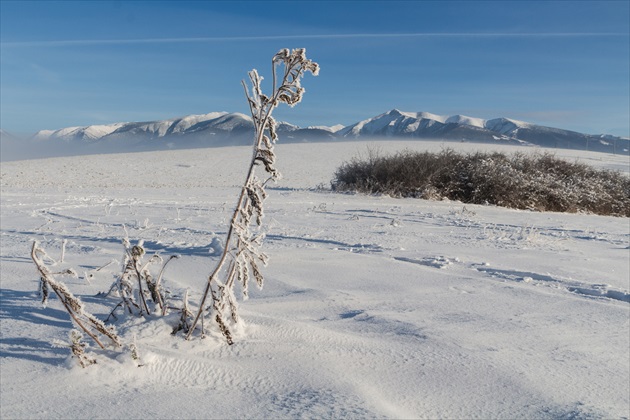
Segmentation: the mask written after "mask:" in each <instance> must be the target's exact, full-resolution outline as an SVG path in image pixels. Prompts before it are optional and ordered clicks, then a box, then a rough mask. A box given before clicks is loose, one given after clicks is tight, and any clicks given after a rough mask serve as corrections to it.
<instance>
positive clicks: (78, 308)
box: [31, 241, 121, 354]
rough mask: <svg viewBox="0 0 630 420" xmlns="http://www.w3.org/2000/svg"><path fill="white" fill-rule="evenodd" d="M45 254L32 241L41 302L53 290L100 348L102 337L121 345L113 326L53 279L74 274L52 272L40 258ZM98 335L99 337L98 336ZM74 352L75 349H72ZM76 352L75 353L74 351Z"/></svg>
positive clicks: (32, 252)
mask: <svg viewBox="0 0 630 420" xmlns="http://www.w3.org/2000/svg"><path fill="white" fill-rule="evenodd" d="M45 256H46V252H45V251H44V250H43V249H42V248H41V247H40V246H39V243H38V242H37V241H35V242H33V247H32V248H31V258H32V259H33V262H34V263H35V265H36V266H37V270H38V271H39V275H40V293H41V295H42V303H44V304H46V303H47V299H48V295H49V293H50V292H49V291H50V289H52V290H53V292H55V294H56V295H57V297H58V298H59V301H61V304H62V305H63V307H64V308H65V309H66V311H67V312H68V314H69V315H70V318H71V319H72V321H73V323H74V324H75V325H76V326H77V327H78V328H79V329H81V330H83V332H85V333H86V334H87V335H89V336H90V337H91V338H92V339H93V340H94V341H95V342H96V344H98V345H99V346H100V347H101V348H102V349H104V348H105V346H104V345H103V342H102V341H101V339H102V338H103V337H105V338H108V339H109V340H110V341H111V342H112V344H114V345H115V346H116V347H120V346H121V341H120V338H119V337H118V335H116V332H115V331H114V329H113V328H108V327H106V326H105V324H104V323H103V322H102V321H100V320H99V319H97V318H96V317H95V316H94V315H92V314H90V313H88V312H87V311H85V309H84V306H83V302H81V301H80V300H79V298H77V297H76V296H74V295H73V294H72V292H70V290H69V289H68V287H67V286H66V285H65V284H63V283H62V282H60V281H58V280H56V279H55V277H54V276H55V275H58V274H61V275H63V274H70V275H76V274H75V273H74V271H72V270H66V271H64V272H61V273H52V272H51V271H50V269H49V268H48V267H47V266H46V265H45V264H44V261H43V259H42V258H44V257H45ZM99 337H100V338H99ZM79 341H80V337H79V338H77V342H79ZM72 351H73V352H75V349H74V348H73V350H72ZM75 354H76V353H75Z"/></svg>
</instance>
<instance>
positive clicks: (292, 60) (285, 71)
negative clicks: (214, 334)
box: [186, 48, 319, 344]
mask: <svg viewBox="0 0 630 420" xmlns="http://www.w3.org/2000/svg"><path fill="white" fill-rule="evenodd" d="M307 71H308V72H311V73H312V74H313V75H314V76H317V74H318V73H319V65H318V64H317V63H315V62H313V61H311V60H309V59H307V58H306V50H305V49H303V48H298V49H294V50H292V51H289V50H288V49H282V50H280V51H279V52H278V53H277V54H276V55H274V56H273V59H272V74H273V82H272V84H273V86H272V92H271V95H270V96H267V95H265V94H264V93H263V91H262V87H261V82H262V80H263V77H262V76H260V75H259V74H258V71H257V70H255V69H254V70H252V71H250V72H249V73H248V76H249V80H250V83H251V90H250V89H248V88H247V84H246V83H245V81H243V88H244V90H245V96H246V98H247V102H248V104H249V109H250V112H251V114H252V120H253V122H254V129H255V139H254V150H253V156H252V160H251V163H250V165H249V170H248V172H247V176H246V178H245V182H244V183H243V187H242V189H241V194H240V196H239V198H238V201H237V204H236V209H235V210H234V214H233V216H232V219H231V221H230V228H229V230H228V233H227V238H226V241H225V244H226V245H225V247H224V249H223V253H222V254H221V258H220V259H219V261H218V263H217V266H216V267H215V269H214V271H213V272H212V274H210V276H209V277H208V281H207V283H206V288H205V291H204V293H203V296H202V298H201V302H200V305H199V309H198V310H197V314H196V316H195V318H194V319H193V320H192V322H191V324H190V327H189V329H188V331H187V335H186V338H187V339H188V338H190V337H191V336H192V335H193V333H194V331H195V328H196V327H197V324H198V323H199V321H200V320H203V313H204V312H205V311H207V312H208V319H212V320H214V321H215V323H216V324H217V327H218V329H219V331H220V332H221V334H222V335H223V336H224V338H225V340H226V341H227V342H228V344H232V343H233V335H232V333H231V332H230V329H229V326H228V325H229V324H228V323H227V322H226V321H227V320H226V313H229V319H231V322H233V323H237V322H238V320H239V318H238V312H237V309H238V307H237V305H236V299H235V296H234V284H235V283H238V284H240V285H241V288H242V293H243V298H245V299H246V298H247V293H248V282H249V279H250V278H251V277H252V276H253V277H254V279H255V281H256V284H257V285H258V287H259V288H262V286H263V276H262V273H261V271H260V268H259V266H258V264H259V263H262V264H263V265H266V264H267V256H266V255H265V254H264V253H262V252H261V251H260V244H261V241H262V236H261V235H255V234H254V232H252V229H251V225H252V224H253V222H255V223H256V225H257V226H258V229H260V226H261V225H262V219H263V217H264V212H263V202H264V200H265V198H266V197H267V194H266V192H265V185H266V183H267V182H268V181H270V180H273V181H276V180H277V179H279V178H280V176H281V175H280V172H278V170H277V169H276V167H275V162H276V155H275V153H274V144H275V143H276V141H277V140H278V135H277V133H276V121H275V120H274V119H273V117H272V116H271V113H272V112H273V110H274V109H275V108H276V107H277V106H278V105H279V104H280V103H286V104H287V105H289V106H291V107H292V106H294V105H296V104H297V103H299V102H300V101H301V100H302V96H303V95H304V88H303V87H302V86H301V83H300V80H301V78H302V77H303V76H304V74H305V73H306V72H307ZM259 165H262V166H263V167H264V170H265V172H266V173H267V177H268V178H267V180H265V181H262V180H261V179H259V178H258V177H257V176H256V174H255V172H256V167H257V166H259ZM208 297H210V299H212V303H211V304H210V305H207V300H208ZM202 325H203V323H202ZM204 334H205V331H204V328H203V326H202V328H201V335H202V336H203V335H204Z"/></svg>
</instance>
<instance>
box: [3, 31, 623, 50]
mask: <svg viewBox="0 0 630 420" xmlns="http://www.w3.org/2000/svg"><path fill="white" fill-rule="evenodd" d="M620 36H628V34H627V33H621V32H521V33H510V32H494V33H480V32H420V33H391V34H383V33H361V34H315V35H267V36H226V37H225V36H224V37H195V38H135V39H76V40H59V41H13V42H2V43H0V45H1V46H2V47H7V48H8V47H71V46H96V45H124V44H168V43H203V42H230V41H273V40H283V39H344V38H345V39H352V38H468V37H476V38H577V37H620Z"/></svg>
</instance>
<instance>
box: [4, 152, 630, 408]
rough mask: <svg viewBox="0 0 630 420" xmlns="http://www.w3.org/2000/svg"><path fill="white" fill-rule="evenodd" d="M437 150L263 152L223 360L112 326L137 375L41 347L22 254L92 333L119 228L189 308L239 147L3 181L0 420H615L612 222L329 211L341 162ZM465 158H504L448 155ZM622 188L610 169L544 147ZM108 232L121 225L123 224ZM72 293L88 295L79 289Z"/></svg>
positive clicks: (413, 203)
mask: <svg viewBox="0 0 630 420" xmlns="http://www.w3.org/2000/svg"><path fill="white" fill-rule="evenodd" d="M367 146H370V147H371V148H372V149H379V150H381V151H382V152H385V153H387V152H393V151H396V150H401V149H404V148H410V149H416V150H434V151H435V150H440V149H441V148H443V147H445V145H444V144H443V143H440V142H401V141H385V142H372V143H368V142H341V143H336V144H334V145H329V144H322V143H319V144H318V143H311V144H308V143H307V144H278V145H277V146H276V154H277V156H278V167H279V169H280V170H281V171H282V172H283V174H284V178H283V180H282V181H280V182H279V183H278V184H276V185H271V186H269V187H268V189H267V191H268V193H269V197H268V199H267V201H266V208H265V213H266V217H265V219H264V230H265V231H266V233H267V238H266V240H265V243H264V244H263V250H264V252H265V253H267V254H268V255H269V256H270V258H271V260H270V263H269V266H268V267H266V268H265V269H264V274H265V277H266V280H265V288H264V289H263V290H261V291H258V290H250V299H249V300H247V301H245V302H241V303H240V314H241V316H242V318H243V320H244V324H243V325H242V326H241V328H240V330H238V331H237V334H236V339H235V344H234V345H233V346H228V345H226V344H225V343H224V341H222V340H221V338H220V337H219V335H217V334H210V336H209V337H207V338H206V339H203V340H201V339H198V338H197V339H193V340H191V341H185V340H183V339H182V338H181V337H180V336H176V337H173V336H171V335H170V332H171V329H172V325H170V322H172V319H171V318H166V319H151V320H150V321H143V320H141V319H137V320H129V321H126V322H123V321H122V320H121V321H120V324H119V325H118V329H119V332H120V333H121V335H122V338H123V340H124V341H125V342H127V343H130V342H132V340H134V337H135V341H136V344H137V346H138V349H139V352H140V356H141V359H142V362H143V366H142V367H136V365H135V364H134V363H133V362H132V360H131V357H130V356H129V354H128V352H124V351H122V352H120V353H115V356H108V354H106V353H103V352H102V351H100V350H97V349H96V348H95V346H92V347H90V348H89V349H88V350H89V351H90V352H92V353H93V354H96V357H97V359H98V364H96V365H93V366H90V367H88V368H86V369H81V368H79V367H78V366H76V365H74V364H73V363H72V361H71V360H68V354H69V351H68V350H67V349H63V348H55V347H53V346H52V345H51V343H52V342H53V340H56V339H61V340H66V337H67V334H68V331H69V329H70V328H71V324H70V321H69V317H68V315H67V314H66V313H65V312H64V311H63V309H62V308H61V307H60V304H59V301H58V300H57V299H56V297H51V298H50V301H49V303H48V307H47V308H42V307H41V305H40V304H39V301H38V298H37V295H36V291H37V285H38V277H37V273H36V269H35V267H34V265H33V263H32V262H31V261H30V258H29V249H30V246H31V244H32V241H33V240H38V241H40V242H41V244H42V246H43V247H44V248H45V249H46V250H47V252H48V254H49V255H50V256H51V257H53V258H58V257H59V255H60V254H61V248H62V241H63V240H67V241H68V242H67V245H66V246H65V257H64V258H65V263H58V265H57V267H58V268H59V269H62V268H66V267H74V268H75V269H76V271H77V272H78V273H79V278H77V279H73V278H69V279H68V278H64V279H63V280H64V281H65V282H66V284H67V285H68V287H69V289H70V290H72V292H73V293H74V294H75V295H76V296H79V297H80V298H81V299H82V300H83V301H84V302H85V304H86V309H87V310H88V311H92V312H93V313H95V314H96V315H99V316H103V315H106V314H107V313H109V311H110V310H111V306H112V302H115V301H113V300H110V299H105V298H98V297H96V296H95V295H96V293H97V292H99V291H104V290H107V289H108V288H109V286H110V285H111V283H112V281H113V280H114V279H115V275H116V274H117V272H118V270H119V267H118V264H110V265H109V266H107V267H105V268H103V269H101V270H98V271H97V269H98V268H99V267H102V266H103V265H105V264H107V263H108V262H110V261H111V260H112V259H116V260H118V262H120V260H121V257H122V252H123V248H122V245H121V240H122V238H123V237H124V235H125V228H126V230H127V231H128V233H129V238H130V240H131V241H132V242H134V243H135V241H137V240H144V241H145V246H146V247H147V248H148V250H149V252H150V253H152V252H160V253H161V254H162V255H163V256H168V255H171V254H179V255H181V258H179V259H178V260H174V261H173V262H172V263H171V264H170V265H169V268H168V269H167V270H166V272H165V275H164V282H165V284H167V285H168V286H169V287H170V288H171V289H172V290H173V291H174V293H178V294H181V293H183V291H185V290H189V293H190V302H191V304H193V306H194V305H196V304H197V302H198V299H199V296H200V293H201V289H202V286H203V285H204V284H205V281H206V277H207V275H208V274H209V272H210V271H211V270H212V268H213V267H214V263H215V262H216V260H217V257H216V255H213V247H216V244H217V238H218V240H219V241H220V239H221V238H222V237H223V236H224V235H225V231H226V220H228V219H229V217H230V213H231V210H232V206H233V205H234V204H235V200H236V197H237V193H238V191H239V187H240V186H239V184H240V182H242V180H243V179H244V176H245V174H244V171H245V169H246V166H247V164H248V161H249V158H250V157H251V149H250V148H249V147H221V148H208V149H194V150H173V151H163V152H149V153H134V154H118V155H114V154H112V155H92V156H81V157H66V158H54V159H52V158H51V159H41V160H31V161H18V162H3V163H2V167H1V185H0V187H1V192H2V202H1V211H2V213H1V214H2V225H1V230H0V234H1V239H2V249H1V255H0V261H1V264H2V283H1V294H2V296H1V302H2V304H1V313H0V316H1V319H2V323H1V324H0V331H1V336H2V340H1V341H0V355H1V358H0V369H1V373H2V374H1V376H0V386H1V395H2V404H1V405H0V417H1V418H175V417H177V418H298V417H300V418H302V417H308V418H313V417H325V418H331V417H334V418H339V417H344V418H345V417H352V418H628V417H629V416H630V412H629V409H630V390H629V383H630V350H629V349H630V335H629V330H630V322H629V320H630V294H629V290H630V280H629V279H630V272H629V271H630V268H629V267H630V264H629V256H628V249H629V248H630V246H629V245H630V244H629V241H630V232H629V230H628V219H627V218H614V217H603V216H594V215H586V214H560V213H536V212H529V211H517V210H508V209H503V208H498V207H492V206H477V205H468V204H467V205H464V204H462V203H459V202H450V201H441V202H432V201H425V200H418V199H394V198H390V197H387V196H364V195H353V194H335V193H332V192H330V191H328V190H327V189H326V188H321V186H322V185H323V186H324V187H327V185H328V182H329V181H330V180H331V178H332V176H333V173H334V170H335V169H336V168H337V166H338V165H339V164H340V163H341V162H343V161H344V160H348V159H350V158H351V157H353V156H355V155H357V154H359V153H362V154H366V153H367ZM448 146H450V147H458V148H461V149H462V150H464V151H472V150H479V149H483V148H485V149H486V150H487V149H488V148H490V147H492V150H501V151H516V150H525V151H529V150H531V149H529V148H521V147H516V146H508V145H503V146H499V145H492V146H489V145H479V144H477V145H473V144H452V143H449V144H448ZM554 152H555V153H556V155H557V156H561V157H565V158H567V159H569V160H571V161H574V160H579V161H583V162H587V163H589V164H593V165H595V166H598V167H602V168H612V169H620V170H623V171H624V172H626V173H628V172H630V169H629V168H628V160H627V157H624V156H619V155H609V154H605V153H588V152H585V151H570V150H554ZM123 226H124V227H125V228H124V227H123ZM87 278H90V281H89V283H88V281H87V280H86V279H87Z"/></svg>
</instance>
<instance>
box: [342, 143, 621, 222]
mask: <svg viewBox="0 0 630 420" xmlns="http://www.w3.org/2000/svg"><path fill="white" fill-rule="evenodd" d="M331 185H332V188H333V190H336V191H358V192H363V193H368V194H372V193H380V194H389V195H391V196H395V197H418V198H427V199H444V198H447V199H450V200H459V201H462V202H464V203H475V204H494V205H497V206H503V207H510V208H517V209H531V210H538V211H559V212H587V213H595V214H601V215H613V216H626V217H630V178H629V177H627V176H625V175H623V174H622V173H620V172H615V171H609V170H597V169H595V168H592V167H590V166H588V165H585V164H582V163H577V162H568V161H566V160H563V159H559V158H556V157H555V156H553V155H551V154H548V153H545V154H531V155H530V154H524V153H515V154H513V155H506V154H503V153H497V152H495V153H482V152H477V153H470V154H461V153H456V152H454V151H453V150H452V149H446V150H443V151H441V152H439V153H430V152H411V151H408V150H406V151H402V152H398V153H396V154H394V155H391V156H381V155H379V154H378V153H375V152H373V151H370V152H369V153H368V156H367V158H364V159H361V158H354V159H352V160H350V161H349V162H345V163H344V164H342V165H341V167H339V168H338V169H337V171H336V172H335V175H334V179H333V181H332V183H331Z"/></svg>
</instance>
